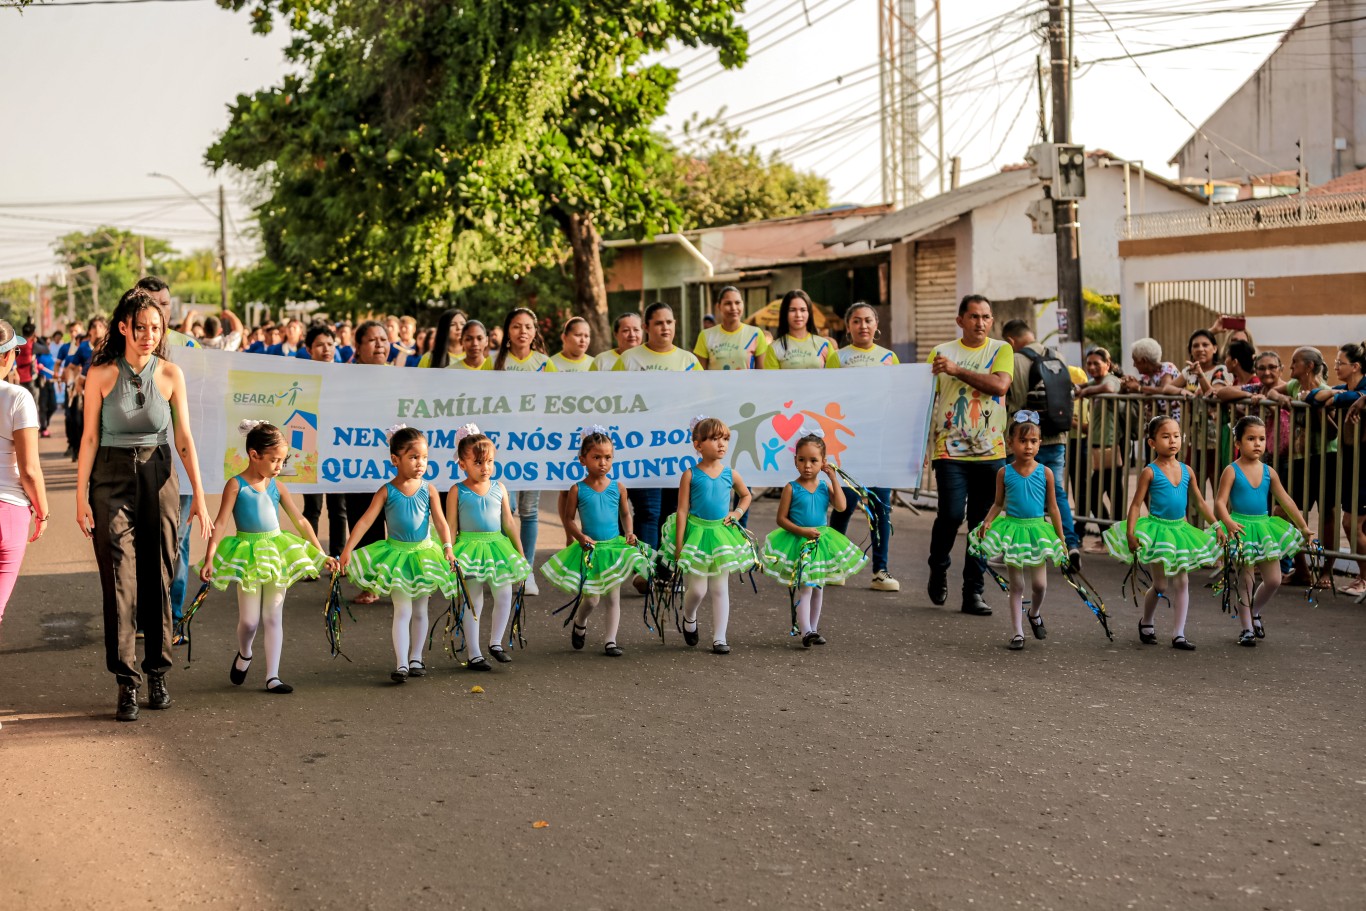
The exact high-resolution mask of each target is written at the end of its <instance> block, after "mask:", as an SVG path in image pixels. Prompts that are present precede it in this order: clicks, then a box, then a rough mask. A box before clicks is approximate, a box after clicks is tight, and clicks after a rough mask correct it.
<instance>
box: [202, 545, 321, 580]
mask: <svg viewBox="0 0 1366 911" xmlns="http://www.w3.org/2000/svg"><path fill="white" fill-rule="evenodd" d="M326 563H327V557H326V556H324V555H323V552H322V551H320V550H318V548H316V547H314V546H313V545H312V544H309V543H308V542H307V541H305V540H304V539H303V538H300V537H299V536H298V535H292V534H290V533H289V532H287V531H279V530H276V531H262V532H249V531H239V532H238V533H237V534H235V535H230V536H228V537H226V538H224V539H223V540H222V541H219V542H218V550H216V551H214V555H213V587H214V588H216V589H218V590H219V591H224V590H225V589H227V587H228V586H229V585H231V584H232V583H234V582H236V583H237V585H238V586H239V587H240V588H241V589H242V590H243V591H248V592H254V591H257V590H259V589H260V588H261V586H262V585H276V586H279V587H281V588H289V587H290V586H291V585H293V584H294V583H295V582H298V581H299V580H300V579H305V578H307V579H316V578H318V573H320V572H322V569H323V566H324V565H326Z"/></svg>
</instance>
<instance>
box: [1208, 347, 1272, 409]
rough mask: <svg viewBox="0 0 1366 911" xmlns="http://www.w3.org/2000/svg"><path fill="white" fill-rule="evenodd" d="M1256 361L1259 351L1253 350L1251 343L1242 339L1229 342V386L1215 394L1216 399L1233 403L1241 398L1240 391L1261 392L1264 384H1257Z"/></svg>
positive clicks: (1227, 363) (1227, 355)
mask: <svg viewBox="0 0 1366 911" xmlns="http://www.w3.org/2000/svg"><path fill="white" fill-rule="evenodd" d="M1256 360H1257V349H1255V348H1253V347H1252V344H1251V343H1250V342H1245V341H1243V340H1242V339H1234V340H1233V341H1231V342H1229V343H1228V348H1227V349H1226V350H1225V352H1224V367H1225V368H1227V369H1228V375H1229V384H1228V386H1226V387H1225V388H1223V389H1221V390H1219V391H1217V392H1215V397H1216V398H1218V399H1220V400H1221V401H1232V400H1234V399H1237V398H1239V396H1238V395H1237V394H1236V393H1237V391H1238V390H1242V391H1243V392H1258V391H1260V390H1261V386H1262V384H1261V383H1259V382H1257V374H1256V372H1255V369H1256Z"/></svg>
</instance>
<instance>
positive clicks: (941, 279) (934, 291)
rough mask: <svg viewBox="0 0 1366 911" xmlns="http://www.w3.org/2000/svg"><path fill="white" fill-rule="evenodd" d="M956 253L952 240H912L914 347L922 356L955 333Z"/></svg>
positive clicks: (956, 335) (956, 328)
mask: <svg viewBox="0 0 1366 911" xmlns="http://www.w3.org/2000/svg"><path fill="white" fill-rule="evenodd" d="M957 294H958V255H957V250H956V249H955V248H954V242H953V241H951V240H921V241H916V244H915V347H916V358H917V359H918V360H921V359H924V357H925V356H926V354H927V353H928V352H929V350H930V349H931V348H933V347H934V346H935V345H938V344H940V343H941V342H947V341H950V340H951V339H955V338H957V337H958V326H957V324H956V323H955V322H954V320H955V319H956V318H957V317H958V299H957Z"/></svg>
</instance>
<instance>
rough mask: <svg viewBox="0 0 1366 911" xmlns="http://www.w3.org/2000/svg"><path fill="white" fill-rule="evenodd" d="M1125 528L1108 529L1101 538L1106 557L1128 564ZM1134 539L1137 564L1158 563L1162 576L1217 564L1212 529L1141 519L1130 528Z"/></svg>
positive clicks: (1180, 521) (1130, 559) (1217, 550)
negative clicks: (1136, 541) (1136, 545)
mask: <svg viewBox="0 0 1366 911" xmlns="http://www.w3.org/2000/svg"><path fill="white" fill-rule="evenodd" d="M1126 534H1127V532H1126V530H1125V524H1124V523H1123V522H1120V523H1119V524H1117V525H1111V526H1110V527H1109V528H1107V529H1106V530H1105V534H1104V535H1102V536H1101V537H1102V538H1103V539H1104V541H1105V549H1106V550H1108V551H1109V552H1110V556H1112V557H1114V558H1115V559H1116V560H1119V561H1121V562H1124V563H1132V562H1133V560H1134V555H1133V554H1132V553H1131V552H1130V551H1129V542H1128V541H1127V540H1126ZM1134 536H1135V537H1137V538H1138V545H1139V546H1138V561H1139V562H1140V563H1160V564H1162V571H1163V572H1166V573H1182V572H1189V571H1190V570H1192V569H1199V568H1201V567H1202V566H1213V565H1214V564H1215V563H1217V562H1218V561H1219V555H1220V553H1221V550H1220V548H1219V540H1218V538H1216V537H1215V533H1214V530H1213V529H1210V530H1208V531H1201V530H1200V529H1198V528H1196V527H1195V526H1194V525H1192V524H1190V523H1189V522H1187V521H1186V520H1185V519H1159V518H1157V517H1156V516H1144V517H1143V518H1141V519H1139V520H1138V522H1137V523H1136V524H1135V525H1134Z"/></svg>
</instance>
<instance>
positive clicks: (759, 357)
mask: <svg viewBox="0 0 1366 911" xmlns="http://www.w3.org/2000/svg"><path fill="white" fill-rule="evenodd" d="M716 312H717V313H718V314H719V315H720V317H721V324H720V325H718V326H711V327H710V328H706V329H703V330H702V331H701V332H699V333H698V334H697V344H696V345H694V346H693V349H692V351H693V354H695V355H697V360H698V362H699V363H701V365H702V369H704V370H755V369H758V368H761V367H763V365H764V356H765V355H767V354H768V340H767V339H765V338H764V333H763V330H762V329H760V328H759V327H758V326H747V325H745V324H744V323H742V322H740V320H741V319H742V318H743V317H744V315H745V299H744V297H743V296H742V295H741V294H740V289H739V288H736V287H733V286H731V285H726V287H724V288H722V289H721V293H720V295H718V296H717V299H716Z"/></svg>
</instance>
